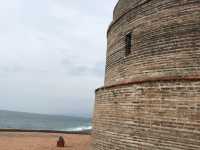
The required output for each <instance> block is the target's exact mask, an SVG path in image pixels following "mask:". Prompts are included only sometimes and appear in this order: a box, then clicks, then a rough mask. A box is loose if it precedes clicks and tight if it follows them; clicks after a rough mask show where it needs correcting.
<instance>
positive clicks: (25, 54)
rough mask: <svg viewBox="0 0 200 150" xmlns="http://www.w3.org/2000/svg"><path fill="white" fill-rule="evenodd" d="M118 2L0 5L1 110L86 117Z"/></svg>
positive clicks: (38, 0) (4, 1)
mask: <svg viewBox="0 0 200 150" xmlns="http://www.w3.org/2000/svg"><path fill="white" fill-rule="evenodd" d="M116 2H117V0H0V109H4V110H15V111H24V112H36V113H48V114H65V115H76V116H90V115H91V114H92V111H93V105H94V90H95V89H96V88H97V87H99V86H102V85H103V80H104V66H105V52H106V30H107V28H108V25H109V24H110V22H111V20H112V11H113V8H114V5H115V4H116Z"/></svg>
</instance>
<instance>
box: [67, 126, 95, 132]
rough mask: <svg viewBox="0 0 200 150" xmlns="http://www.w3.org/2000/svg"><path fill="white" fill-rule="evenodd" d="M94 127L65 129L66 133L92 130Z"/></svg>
mask: <svg viewBox="0 0 200 150" xmlns="http://www.w3.org/2000/svg"><path fill="white" fill-rule="evenodd" d="M91 129H92V126H80V127H75V128H68V129H65V130H64V131H85V130H91Z"/></svg>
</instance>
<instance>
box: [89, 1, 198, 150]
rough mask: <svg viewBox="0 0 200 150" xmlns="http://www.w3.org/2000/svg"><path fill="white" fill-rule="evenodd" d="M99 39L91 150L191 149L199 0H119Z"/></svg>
mask: <svg viewBox="0 0 200 150" xmlns="http://www.w3.org/2000/svg"><path fill="white" fill-rule="evenodd" d="M130 32H132V43H133V45H132V48H131V54H130V55H128V56H126V53H125V51H126V50H125V47H126V46H125V41H126V40H125V37H126V35H127V34H128V33H130ZM107 38H108V50H107V60H106V75H105V85H104V87H102V88H99V89H97V90H96V103H95V112H94V117H93V133H92V137H93V142H92V150H199V149H200V1H199V0H120V1H119V2H118V4H117V5H116V7H115V10H114V16H113V22H112V24H111V25H110V27H109V29H108V33H107Z"/></svg>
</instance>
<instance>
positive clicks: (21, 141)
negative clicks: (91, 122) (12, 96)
mask: <svg viewBox="0 0 200 150" xmlns="http://www.w3.org/2000/svg"><path fill="white" fill-rule="evenodd" d="M59 136H63V137H64V139H65V141H66V147H65V148H57V147H56V142H57V140H58V137H59ZM90 142H91V137H90V135H72V134H57V133H56V134H54V133H20V132H16V133H9V132H0V150H89V149H90Z"/></svg>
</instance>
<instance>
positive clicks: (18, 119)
mask: <svg viewBox="0 0 200 150" xmlns="http://www.w3.org/2000/svg"><path fill="white" fill-rule="evenodd" d="M0 129H19V130H52V131H70V132H71V131H72V132H73V131H85V130H91V129H92V126H91V118H83V117H70V116H64V115H43V114H33V113H24V112H14V111H4V110H0Z"/></svg>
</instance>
